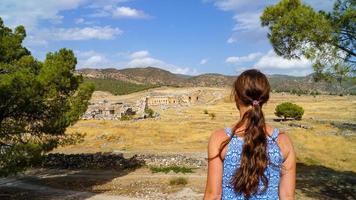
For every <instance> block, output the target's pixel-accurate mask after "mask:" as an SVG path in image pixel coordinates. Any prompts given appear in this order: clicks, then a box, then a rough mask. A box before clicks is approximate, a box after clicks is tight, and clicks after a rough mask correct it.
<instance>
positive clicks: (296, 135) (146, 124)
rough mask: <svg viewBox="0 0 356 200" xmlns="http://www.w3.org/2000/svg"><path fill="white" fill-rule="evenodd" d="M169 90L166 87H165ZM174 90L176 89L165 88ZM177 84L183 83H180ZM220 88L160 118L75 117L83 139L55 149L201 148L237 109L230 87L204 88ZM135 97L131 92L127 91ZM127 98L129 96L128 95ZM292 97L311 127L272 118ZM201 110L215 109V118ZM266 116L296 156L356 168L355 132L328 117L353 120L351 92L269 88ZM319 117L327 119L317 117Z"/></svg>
mask: <svg viewBox="0 0 356 200" xmlns="http://www.w3.org/2000/svg"><path fill="white" fill-rule="evenodd" d="M167 90H168V89H167ZM169 90H171V91H173V90H174V89H169ZM179 90H181V89H179ZM207 90H209V91H210V92H212V91H218V92H222V93H223V94H224V96H225V98H223V99H221V100H219V101H217V102H215V103H211V104H205V105H204V104H197V105H193V106H190V107H181V108H169V109H166V110H159V109H158V108H154V110H156V111H158V112H159V113H160V118H159V119H148V120H141V121H99V120H87V121H84V120H82V121H79V122H78V123H77V124H75V125H74V126H72V127H70V128H69V129H68V131H67V132H68V134H70V133H73V132H81V133H86V134H87V135H86V138H85V141H84V142H83V143H81V144H77V145H72V146H66V147H60V148H58V149H56V150H55V152H65V153H82V152H98V151H105V152H111V151H125V152H142V153H158V152H175V153H177V152H178V153H183V152H205V151H206V147H207V141H208V138H209V136H210V134H211V133H212V132H213V131H215V130H217V129H220V128H223V127H227V126H231V125H233V124H234V123H235V122H236V121H237V119H238V112H237V110H236V108H235V105H234V103H233V102H231V101H230V100H229V94H230V91H229V90H228V89H226V90H221V89H207ZM131 97H135V95H131ZM125 98H128V97H127V96H126V97H125ZM284 101H290V102H294V103H297V104H299V105H301V106H303V108H304V110H305V114H304V116H303V120H301V121H298V122H296V123H301V124H306V125H308V126H312V127H313V129H308V130H306V129H302V128H295V127H289V126H287V125H286V123H280V122H274V121H273V119H275V118H276V117H275V116H274V109H275V106H276V105H277V104H279V103H281V102H284ZM204 110H208V112H209V113H215V115H216V117H215V119H214V120H212V119H211V117H210V116H209V115H208V114H204ZM264 112H265V116H266V119H267V121H268V122H269V123H271V124H272V125H273V126H275V127H278V128H281V129H283V130H285V131H287V133H288V134H289V135H290V137H291V139H292V140H293V143H294V146H295V149H296V152H297V155H298V160H299V161H301V162H304V163H309V164H318V165H323V166H327V167H332V168H334V169H339V170H349V171H356V159H355V158H356V143H355V142H356V141H355V140H356V139H355V138H356V137H355V135H353V136H339V135H335V133H336V134H338V133H340V132H341V130H339V129H338V128H336V127H333V126H332V125H330V122H332V121H336V122H352V123H355V121H356V97H355V96H344V97H339V96H328V95H322V96H317V97H315V98H314V97H312V96H300V97H299V96H296V95H282V94H272V96H271V99H270V101H269V102H268V104H267V105H266V106H265V108H264ZM318 121H327V122H326V123H321V122H318Z"/></svg>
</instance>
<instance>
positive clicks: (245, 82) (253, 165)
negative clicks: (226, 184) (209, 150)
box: [221, 69, 270, 199]
mask: <svg viewBox="0 0 356 200" xmlns="http://www.w3.org/2000/svg"><path fill="white" fill-rule="evenodd" d="M233 92H234V93H233V94H234V98H235V102H236V106H237V108H238V109H240V108H239V106H240V105H244V106H251V107H252V108H251V109H248V110H247V111H246V112H245V113H244V115H243V116H242V118H241V120H240V121H239V122H238V123H237V124H236V125H235V126H234V128H233V129H232V133H233V134H232V136H233V135H234V134H235V133H236V132H237V130H238V129H241V127H242V126H244V130H243V132H244V134H243V137H244V145H243V148H242V154H241V161H240V167H239V168H238V169H237V170H236V172H235V174H234V176H233V178H232V180H231V183H232V185H233V187H234V189H235V191H236V192H238V193H242V194H244V196H245V197H246V198H247V199H248V198H250V197H251V196H252V195H253V194H255V193H257V192H259V191H258V186H259V181H260V180H261V181H262V183H263V185H264V189H263V190H266V189H267V187H268V179H267V177H266V176H265V175H264V171H265V169H266V167H267V165H268V156H267V149H266V148H267V132H266V125H265V118H264V115H263V112H262V106H263V105H264V104H265V103H266V102H267V101H268V99H269V93H270V85H269V82H268V79H267V77H266V76H265V75H264V74H263V73H261V72H260V71H258V70H255V69H250V70H246V71H244V72H242V73H241V74H240V75H239V76H238V77H237V79H236V81H235V83H234V90H233ZM231 138H232V137H231ZM231 138H230V139H229V140H228V141H226V142H225V143H223V144H222V145H223V147H222V148H221V151H222V149H223V148H224V146H226V145H227V144H228V143H229V142H230V140H231Z"/></svg>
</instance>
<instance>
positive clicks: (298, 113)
mask: <svg viewBox="0 0 356 200" xmlns="http://www.w3.org/2000/svg"><path fill="white" fill-rule="evenodd" d="M274 114H275V115H276V116H277V117H283V118H284V119H287V118H293V119H296V120H301V119H302V116H303V114H304V109H303V108H302V107H300V106H298V105H296V104H293V103H290V102H284V103H281V104H279V105H278V106H277V107H276V110H275V113H274Z"/></svg>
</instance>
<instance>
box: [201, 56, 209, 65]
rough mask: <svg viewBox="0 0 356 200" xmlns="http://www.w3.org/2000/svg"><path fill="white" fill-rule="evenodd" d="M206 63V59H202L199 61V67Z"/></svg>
mask: <svg viewBox="0 0 356 200" xmlns="http://www.w3.org/2000/svg"><path fill="white" fill-rule="evenodd" d="M206 63H208V59H207V58H204V59H201V60H200V62H199V64H201V65H205V64H206Z"/></svg>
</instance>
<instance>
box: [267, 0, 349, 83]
mask: <svg viewBox="0 0 356 200" xmlns="http://www.w3.org/2000/svg"><path fill="white" fill-rule="evenodd" d="M355 6H356V0H337V1H336V2H335V4H334V9H333V11H332V12H325V11H319V12H316V11H315V10H314V9H313V8H312V7H310V6H308V5H305V4H302V3H301V1H300V0H281V1H280V2H279V3H278V4H276V5H272V6H268V7H266V8H265V10H264V12H263V14H262V16H261V23H262V26H267V27H268V28H269V33H268V38H269V40H270V42H271V44H272V46H273V49H274V51H275V52H276V54H277V55H279V56H283V57H284V58H288V59H292V58H297V59H299V58H301V57H302V56H304V57H306V58H308V59H310V60H311V61H312V62H313V69H314V72H315V73H314V79H315V80H316V81H319V80H327V81H332V80H337V81H338V82H339V83H340V84H341V82H342V81H343V80H344V78H345V77H347V76H353V75H354V74H355V63H356V60H355V57H356V52H355V49H356V9H355Z"/></svg>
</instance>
